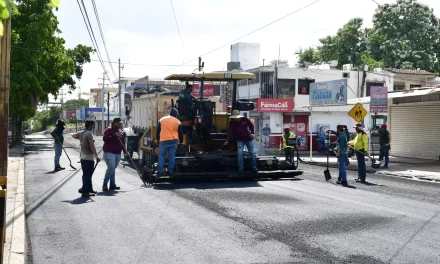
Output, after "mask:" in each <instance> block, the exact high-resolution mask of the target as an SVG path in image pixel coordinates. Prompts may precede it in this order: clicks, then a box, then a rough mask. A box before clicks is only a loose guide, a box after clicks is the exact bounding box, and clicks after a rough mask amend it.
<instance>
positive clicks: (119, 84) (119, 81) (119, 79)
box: [118, 58, 124, 118]
mask: <svg viewBox="0 0 440 264" xmlns="http://www.w3.org/2000/svg"><path fill="white" fill-rule="evenodd" d="M118 64H119V66H118V68H119V78H118V87H119V95H118V97H119V117H121V118H122V104H123V102H122V99H123V97H124V96H123V95H122V86H121V58H119V59H118Z"/></svg>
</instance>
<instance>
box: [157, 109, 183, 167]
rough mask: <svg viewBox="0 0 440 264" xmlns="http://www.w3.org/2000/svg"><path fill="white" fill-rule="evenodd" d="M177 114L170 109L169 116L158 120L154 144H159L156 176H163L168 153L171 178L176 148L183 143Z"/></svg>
mask: <svg viewBox="0 0 440 264" xmlns="http://www.w3.org/2000/svg"><path fill="white" fill-rule="evenodd" d="M178 115H179V113H178V112H177V109H176V108H172V109H171V111H170V115H168V116H164V117H162V118H161V119H160V120H159V123H158V124H157V130H156V142H158V143H159V161H158V166H157V174H158V175H159V176H162V175H164V168H163V167H164V164H165V156H166V155H167V153H168V174H169V175H170V176H172V174H173V172H174V164H175V162H176V151H177V147H178V145H179V142H180V144H182V143H183V128H182V123H180V121H179V119H177V116H178Z"/></svg>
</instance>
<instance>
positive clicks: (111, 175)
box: [102, 117, 125, 191]
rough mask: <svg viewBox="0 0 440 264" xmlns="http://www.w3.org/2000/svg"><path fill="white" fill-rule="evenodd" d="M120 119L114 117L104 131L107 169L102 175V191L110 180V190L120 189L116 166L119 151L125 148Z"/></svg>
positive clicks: (105, 189)
mask: <svg viewBox="0 0 440 264" xmlns="http://www.w3.org/2000/svg"><path fill="white" fill-rule="evenodd" d="M121 128H122V119H121V118H120V117H115V118H114V119H113V122H112V124H111V126H110V127H108V128H107V129H106V130H105V131H104V137H103V140H104V146H103V150H104V161H105V164H106V165H107V170H106V172H105V176H104V183H103V185H102V190H103V191H108V190H109V188H108V185H107V184H108V183H109V182H110V190H112V191H114V190H119V189H121V188H120V187H119V186H117V185H116V181H115V177H116V168H117V167H118V165H119V162H120V161H121V152H122V151H123V150H124V149H125V133H124V132H123V131H122V130H121Z"/></svg>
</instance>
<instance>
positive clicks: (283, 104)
mask: <svg viewBox="0 0 440 264" xmlns="http://www.w3.org/2000/svg"><path fill="white" fill-rule="evenodd" d="M257 111H258V112H293V99H268V98H258V99H257Z"/></svg>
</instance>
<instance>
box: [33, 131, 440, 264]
mask: <svg viewBox="0 0 440 264" xmlns="http://www.w3.org/2000/svg"><path fill="white" fill-rule="evenodd" d="M52 143H53V142H52V140H50V139H48V138H46V137H44V136H29V137H28V138H27V139H26V160H25V162H26V163H25V166H26V199H27V200H26V214H27V227H28V233H29V240H30V241H29V252H28V255H29V263H41V264H49V263H56V264H59V263H192V264H193V263H440V216H439V212H440V205H439V201H440V199H439V198H440V185H439V184H437V183H428V182H422V181H420V182H418V181H412V180H408V179H401V178H394V177H389V176H388V177H387V176H373V175H368V176H367V181H368V182H369V184H361V183H355V182H354V179H355V178H357V177H356V172H349V183H350V185H351V187H347V188H346V187H341V186H338V185H336V184H334V183H331V182H325V181H324V180H323V179H324V176H323V170H324V168H322V167H318V166H310V165H301V169H303V170H304V171H305V173H304V175H302V176H300V177H297V179H296V180H279V181H260V182H257V181H232V182H198V183H197V182H188V183H178V184H159V185H156V186H154V187H152V188H151V187H149V188H146V187H144V186H143V184H142V181H141V180H140V179H139V177H138V175H137V174H136V173H135V172H134V171H133V170H132V169H130V168H121V167H119V168H118V170H117V172H116V173H117V175H116V179H117V184H118V185H120V186H121V188H122V189H121V190H120V191H118V192H105V193H103V192H100V193H99V194H98V195H97V196H95V197H92V198H91V199H87V198H81V197H80V194H79V193H78V192H77V191H78V188H79V187H80V186H81V175H82V174H81V168H80V164H79V163H77V161H79V153H78V150H77V148H71V147H68V148H67V149H66V151H67V153H68V154H69V156H70V158H71V159H72V165H73V166H75V167H77V169H78V170H76V171H74V170H72V169H70V168H69V162H68V160H67V158H66V155H65V154H64V153H63V156H62V158H61V163H62V165H63V166H65V167H66V170H65V171H61V172H57V173H53V172H51V171H52V170H53V167H54V165H53V154H54V151H53V148H52ZM105 169H106V166H105V163H104V162H102V163H100V164H99V165H98V167H97V169H96V171H95V173H94V176H93V184H94V188H95V190H100V189H101V188H100V186H101V185H102V180H103V175H104V173H105ZM331 173H332V176H333V178H336V177H337V170H335V169H333V170H331ZM333 182H334V180H333Z"/></svg>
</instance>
